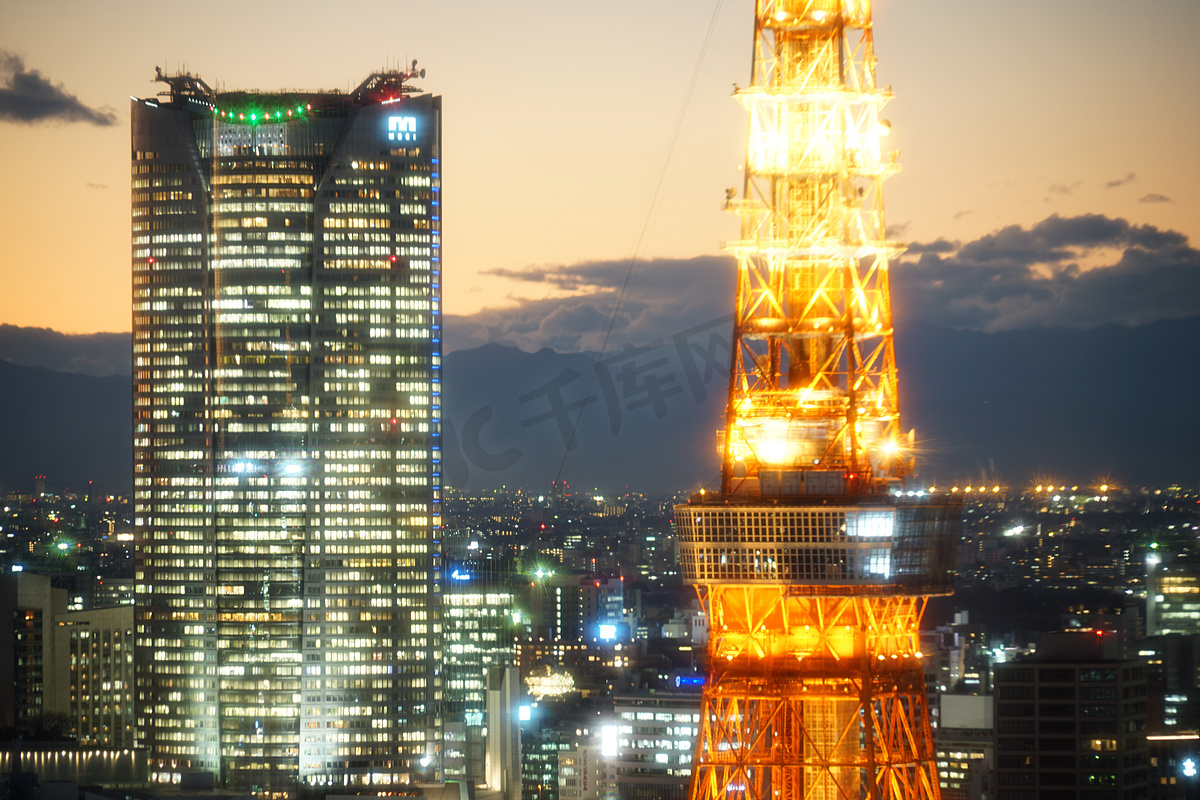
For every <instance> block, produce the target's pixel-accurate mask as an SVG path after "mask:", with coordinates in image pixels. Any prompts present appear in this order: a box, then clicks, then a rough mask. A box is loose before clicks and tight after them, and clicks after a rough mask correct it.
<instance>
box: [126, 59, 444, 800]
mask: <svg viewBox="0 0 1200 800" xmlns="http://www.w3.org/2000/svg"><path fill="white" fill-rule="evenodd" d="M416 77H417V74H416V70H415V63H414V69H413V70H410V71H403V72H387V73H379V74H375V75H372V76H371V77H370V78H368V79H367V80H366V81H364V82H363V83H362V84H361V85H360V86H359V87H358V88H357V89H355V90H354V91H352V92H349V93H343V92H273V93H258V92H241V91H237V92H226V91H214V90H212V89H210V88H209V87H208V86H207V85H206V84H205V83H204V82H203V81H201V80H200V79H199V78H196V77H194V76H191V75H179V76H163V75H162V74H161V72H160V74H159V80H160V81H162V82H163V83H165V84H166V89H165V90H164V91H163V92H162V93H161V94H160V95H159V96H158V97H155V98H149V99H143V100H139V99H134V100H133V103H132V125H133V141H132V150H133V153H132V157H133V176H132V178H133V219H132V222H133V253H132V256H133V308H134V311H133V314H134V319H133V332H134V334H133V335H134V372H135V376H134V425H135V433H134V436H135V441H134V470H135V474H134V479H135V493H136V495H135V497H136V510H135V516H136V521H135V525H136V544H137V628H136V637H137V648H138V658H137V727H138V731H139V735H140V737H141V744H142V745H143V746H145V747H147V748H148V749H149V752H150V756H151V767H150V770H151V774H152V779H155V780H158V781H169V782H175V781H180V780H181V778H183V776H184V775H185V774H186V773H190V772H197V771H200V772H209V773H212V774H215V775H216V777H217V781H218V784H219V785H221V786H224V787H225V788H228V789H234V790H238V791H248V792H254V793H256V794H258V795H259V796H260V797H284V796H295V795H297V794H298V793H299V792H300V791H302V790H303V789H304V788H305V787H314V788H315V789H316V790H318V791H319V790H321V788H322V787H328V788H329V789H330V790H332V788H333V787H341V786H348V787H351V788H353V787H362V786H367V785H369V786H371V787H386V786H389V785H394V784H402V783H408V782H413V781H416V780H421V779H428V778H434V777H436V773H437V770H438V768H439V767H438V764H439V757H440V752H439V748H440V746H441V745H440V742H441V732H440V717H439V709H438V703H439V702H440V691H441V690H440V685H439V680H440V678H439V673H438V668H437V665H438V664H439V663H440V661H441V652H440V640H441V630H440V622H439V613H440V612H439V601H438V598H439V596H440V588H439V564H438V559H439V556H438V542H437V535H436V530H437V529H438V527H439V525H440V483H441V479H440V466H439V464H440V457H439V453H440V449H439V442H440V438H439V415H440V411H439V409H440V399H439V395H440V392H439V387H440V382H439V375H440V372H439V370H440V352H441V345H440V334H439V329H440V325H439V322H440V316H441V314H440V302H439V295H440V288H439V285H440V281H441V279H440V273H441V263H440V257H439V256H440V252H441V251H440V249H439V248H440V229H441V222H440V203H439V200H440V192H439V174H438V173H439V170H440V166H439V156H440V154H439V148H440V138H441V136H440V125H441V122H440V120H441V100H440V98H438V97H433V96H430V95H425V94H420V93H419V90H417V89H415V88H414V87H413V86H412V85H411V82H412V81H413V80H414V79H415V78H416Z"/></svg>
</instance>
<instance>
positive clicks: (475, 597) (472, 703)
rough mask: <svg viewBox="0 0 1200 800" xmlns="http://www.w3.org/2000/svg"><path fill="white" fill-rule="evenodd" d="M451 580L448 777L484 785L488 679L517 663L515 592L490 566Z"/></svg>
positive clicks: (458, 567)
mask: <svg viewBox="0 0 1200 800" xmlns="http://www.w3.org/2000/svg"><path fill="white" fill-rule="evenodd" d="M447 574H448V580H447V581H446V582H445V591H444V594H443V595H442V604H443V608H442V621H443V622H442V624H443V629H444V631H445V635H446V642H445V646H444V649H443V653H444V655H443V659H444V660H443V666H442V671H443V685H444V687H445V688H444V700H443V707H444V710H445V717H446V720H447V722H446V725H447V731H446V739H447V746H446V750H445V772H446V776H447V777H455V776H461V777H465V778H467V779H469V780H471V781H482V780H484V778H485V774H486V771H485V756H484V742H485V739H486V735H487V732H488V731H489V729H490V725H491V721H490V720H489V719H488V713H487V710H488V706H487V687H488V674H489V673H490V671H491V669H492V668H493V667H510V666H512V665H513V664H514V663H515V660H516V653H515V650H514V632H515V628H514V623H513V610H514V606H513V591H512V589H511V588H509V585H508V579H509V575H508V574H507V573H506V572H497V571H494V570H491V569H489V567H488V565H487V563H486V562H484V563H476V564H469V563H459V564H451V565H448V567H447ZM451 726H453V729H452V728H451ZM452 737H453V738H452Z"/></svg>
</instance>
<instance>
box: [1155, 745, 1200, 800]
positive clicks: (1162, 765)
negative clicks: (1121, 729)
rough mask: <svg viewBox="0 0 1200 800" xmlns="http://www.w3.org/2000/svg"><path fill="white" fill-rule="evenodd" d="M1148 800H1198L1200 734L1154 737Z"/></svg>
mask: <svg viewBox="0 0 1200 800" xmlns="http://www.w3.org/2000/svg"><path fill="white" fill-rule="evenodd" d="M1146 747H1147V749H1148V752H1149V757H1150V786H1149V792H1148V794H1147V797H1148V798H1149V800H1195V798H1196V796H1197V795H1198V794H1200V734H1197V733H1196V731H1178V732H1173V733H1158V734H1151V735H1150V736H1147V737H1146Z"/></svg>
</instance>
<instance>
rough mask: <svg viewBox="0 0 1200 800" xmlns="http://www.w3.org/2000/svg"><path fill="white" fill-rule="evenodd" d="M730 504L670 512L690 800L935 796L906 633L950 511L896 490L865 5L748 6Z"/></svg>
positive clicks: (796, 1)
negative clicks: (699, 700) (695, 641)
mask: <svg viewBox="0 0 1200 800" xmlns="http://www.w3.org/2000/svg"><path fill="white" fill-rule="evenodd" d="M737 97H738V99H739V100H740V101H741V102H742V104H743V105H744V107H745V108H746V111H747V113H748V115H749V138H748V143H747V152H746V168H745V186H744V189H743V191H742V196H741V197H740V198H737V197H736V193H727V197H728V203H727V205H728V207H729V209H730V210H732V211H734V212H736V213H737V214H738V215H739V216H740V217H741V221H742V225H741V235H740V237H739V238H738V239H737V240H736V241H733V242H729V243H727V244H726V249H728V250H729V251H730V252H732V253H733V254H734V255H735V256H736V258H737V265H738V267H737V288H736V297H735V302H734V305H735V317H734V320H735V321H734V331H733V334H734V335H733V340H734V344H733V347H734V351H733V362H732V366H731V375H730V384H729V386H730V392H729V398H728V405H727V406H726V419H725V427H724V430H723V431H722V432H721V433H720V435H719V447H720V450H721V454H722V467H721V491H720V492H719V493H717V494H713V493H707V494H705V493H701V494H698V495H696V496H694V497H693V498H692V500H691V502H690V503H688V504H687V505H681V506H678V507H676V512H675V516H676V522H677V525H678V529H679V542H680V560H681V565H682V568H683V572H684V576H685V579H686V580H687V581H688V582H689V583H691V584H693V585H694V586H696V589H697V591H698V592H699V594H700V596H701V599H702V601H703V602H704V606H705V611H706V613H707V614H708V617H709V628H710V638H709V645H708V668H709V676H708V681H707V683H706V685H705V689H704V698H703V708H702V713H701V727H700V737H699V740H698V742H697V747H696V755H695V758H694V759H693V773H692V774H693V777H692V785H691V797H692V798H693V800H717V798H721V800H728V798H745V799H746V800H750V799H751V798H753V799H754V800H769V799H770V800H774V799H775V798H779V799H780V800H789V798H790V799H792V800H800V799H801V798H803V800H850V799H852V798H860V797H861V798H867V797H870V798H872V800H881V798H895V799H896V800H899V798H904V799H905V800H909V799H910V798H922V799H923V800H935V799H936V798H937V797H938V781H937V775H936V769H935V763H934V748H933V740H932V735H931V732H930V726H929V713H928V708H927V705H926V698H925V682H924V672H923V669H922V666H921V658H922V655H921V653H920V650H919V645H918V634H917V627H918V624H919V622H920V618H921V614H922V612H923V611H924V608H925V604H926V602H927V599H928V597H929V596H930V595H933V594H945V593H948V592H950V591H951V588H952V568H953V559H954V551H955V546H956V543H957V528H958V523H959V518H960V513H961V500H960V499H958V497H953V498H950V497H949V496H948V495H945V494H937V493H933V492H930V493H925V492H915V491H904V490H903V488H904V487H903V483H904V479H905V478H906V476H907V475H909V474H910V473H911V471H912V463H913V443H914V437H913V435H912V433H911V432H906V431H904V430H903V429H902V428H901V426H900V416H899V412H898V397H897V396H898V383H897V375H896V366H895V354H894V350H893V344H892V314H891V303H890V299H889V293H888V269H889V265H890V263H891V261H892V259H893V258H894V257H895V256H896V255H897V254H898V253H899V252H900V251H901V248H900V247H899V246H898V245H897V244H896V243H894V242H891V241H889V240H888V239H887V236H886V233H885V224H884V215H883V194H882V184H883V181H884V180H885V179H886V178H887V177H888V176H889V175H891V174H892V173H894V172H895V171H896V170H897V169H898V166H897V163H896V154H895V153H888V152H886V151H885V150H884V149H883V146H882V137H883V136H885V135H887V133H888V132H889V131H890V129H891V125H890V123H888V122H887V120H885V119H883V118H881V116H880V111H881V109H882V108H883V106H884V105H885V104H886V103H887V101H888V100H889V99H890V97H891V92H890V90H888V89H886V88H881V87H879V86H878V85H877V84H876V81H875V56H874V52H873V48H872V25H871V6H870V2H869V0H757V3H756V9H755V36H754V66H753V74H752V77H751V82H750V85H749V86H748V87H746V88H744V89H739V90H738V91H737Z"/></svg>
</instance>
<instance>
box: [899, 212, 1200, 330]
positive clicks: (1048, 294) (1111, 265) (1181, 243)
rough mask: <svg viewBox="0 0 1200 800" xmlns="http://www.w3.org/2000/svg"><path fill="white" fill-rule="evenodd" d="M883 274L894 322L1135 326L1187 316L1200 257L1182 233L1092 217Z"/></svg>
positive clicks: (1198, 295)
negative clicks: (891, 299)
mask: <svg viewBox="0 0 1200 800" xmlns="http://www.w3.org/2000/svg"><path fill="white" fill-rule="evenodd" d="M946 244H947V243H945V242H944V240H939V241H937V242H932V243H930V244H928V245H915V246H913V247H910V248H909V252H910V253H911V254H912V255H914V256H916V257H915V258H913V257H911V256H910V257H909V258H906V259H905V260H904V261H902V263H901V265H900V266H898V267H897V268H896V269H895V270H894V271H893V272H892V293H893V297H894V298H895V303H896V315H897V317H898V318H901V319H903V318H915V319H922V320H925V321H927V322H932V323H934V324H938V325H945V326H949V327H953V328H962V329H972V330H983V331H1000V330H1015V329H1023V328H1031V327H1040V326H1044V327H1067V328H1090V327H1095V326H1098V325H1103V324H1106V323H1117V324H1121V325H1141V324H1145V323H1149V322H1153V321H1156V320H1161V319H1174V318H1182V317H1189V316H1194V315H1196V313H1197V312H1196V310H1197V309H1200V252H1198V251H1197V250H1195V249H1194V248H1192V247H1191V246H1190V245H1189V244H1188V240H1187V238H1186V237H1185V236H1183V235H1182V234H1179V233H1176V232H1175V231H1169V230H1160V229H1158V228H1155V227H1154V226H1152V225H1133V224H1131V223H1129V222H1128V221H1126V220H1124V219H1119V218H1118V219H1113V218H1110V217H1105V216H1103V215H1099V214H1085V215H1082V216H1078V217H1060V216H1058V215H1054V216H1051V217H1048V218H1047V219H1044V220H1042V221H1041V222H1039V223H1038V224H1036V225H1034V226H1032V227H1031V228H1028V229H1026V228H1023V227H1021V226H1018V225H1010V226H1008V227H1006V228H1002V229H1000V230H998V231H995V232H993V233H990V234H988V235H986V236H982V237H980V238H979V239H976V240H974V241H971V242H967V243H965V244H962V245H960V246H956V247H954V248H952V249H947V247H946Z"/></svg>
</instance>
